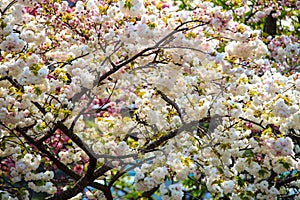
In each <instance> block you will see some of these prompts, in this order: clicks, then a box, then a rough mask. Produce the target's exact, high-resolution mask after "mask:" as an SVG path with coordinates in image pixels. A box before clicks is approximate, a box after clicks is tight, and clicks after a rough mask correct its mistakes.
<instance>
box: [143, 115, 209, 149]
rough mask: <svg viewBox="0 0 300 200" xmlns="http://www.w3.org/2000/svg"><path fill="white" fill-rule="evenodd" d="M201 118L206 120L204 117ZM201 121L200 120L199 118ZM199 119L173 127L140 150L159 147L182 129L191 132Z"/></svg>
mask: <svg viewBox="0 0 300 200" xmlns="http://www.w3.org/2000/svg"><path fill="white" fill-rule="evenodd" d="M203 120H207V119H206V118H204V119H203ZM201 121H202V120H201ZM198 124H199V121H192V122H190V123H187V124H184V125H182V126H181V127H180V128H178V129H175V130H174V131H171V132H169V133H167V134H166V135H163V136H161V137H160V138H158V139H157V140H155V141H154V142H152V143H150V144H148V145H147V146H146V147H145V148H143V149H141V150H140V151H141V152H148V151H149V150H153V149H155V148H156V147H159V146H160V145H161V144H163V143H164V142H166V141H168V140H169V139H171V138H173V137H175V136H176V135H179V134H180V133H181V132H183V131H187V132H192V131H193V130H194V129H196V128H197V127H198Z"/></svg>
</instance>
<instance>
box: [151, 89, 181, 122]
mask: <svg viewBox="0 0 300 200" xmlns="http://www.w3.org/2000/svg"><path fill="white" fill-rule="evenodd" d="M156 91H157V93H158V94H159V95H160V96H161V98H162V99H163V100H165V102H167V103H168V104H170V105H171V106H173V107H174V108H175V110H176V111H177V113H178V115H179V117H180V119H181V121H182V122H183V117H182V113H181V111H180V108H179V106H178V105H177V104H176V103H175V102H174V101H172V100H171V99H170V98H169V97H168V96H167V95H165V94H164V93H163V92H162V91H160V90H156Z"/></svg>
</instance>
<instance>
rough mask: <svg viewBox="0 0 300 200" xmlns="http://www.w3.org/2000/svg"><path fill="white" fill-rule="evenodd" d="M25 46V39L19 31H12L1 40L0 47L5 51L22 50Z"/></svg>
mask: <svg viewBox="0 0 300 200" xmlns="http://www.w3.org/2000/svg"><path fill="white" fill-rule="evenodd" d="M24 46H25V42H24V40H22V39H20V38H19V36H18V34H17V33H11V34H9V35H8V36H6V38H5V40H4V41H2V42H1V44H0V49H1V50H2V51H5V52H20V51H22V49H23V48H24Z"/></svg>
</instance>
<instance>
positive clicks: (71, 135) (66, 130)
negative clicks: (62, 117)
mask: <svg viewBox="0 0 300 200" xmlns="http://www.w3.org/2000/svg"><path fill="white" fill-rule="evenodd" d="M57 126H58V128H59V129H60V130H61V131H62V132H63V133H64V134H66V135H67V136H68V137H69V138H70V139H71V140H72V141H73V142H74V143H75V144H76V145H77V146H79V147H80V148H81V149H82V150H83V151H84V152H85V153H86V154H87V155H88V156H89V158H90V159H96V156H95V154H94V152H93V150H92V149H90V148H89V147H88V146H87V145H86V144H85V143H84V142H83V141H82V140H81V139H80V137H78V136H77V135H76V134H74V132H73V130H70V129H69V128H68V127H66V126H65V125H64V124H63V122H61V121H59V122H57Z"/></svg>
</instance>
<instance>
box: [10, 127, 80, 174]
mask: <svg viewBox="0 0 300 200" xmlns="http://www.w3.org/2000/svg"><path fill="white" fill-rule="evenodd" d="M16 131H17V132H19V133H20V134H21V135H22V136H23V137H24V138H25V140H27V141H28V143H29V144H33V145H34V146H35V147H36V148H37V149H38V150H39V151H40V152H41V153H43V154H45V155H46V156H47V157H48V158H49V159H50V160H51V161H52V162H53V163H54V164H55V165H56V166H57V167H58V169H60V170H61V171H63V172H64V173H65V174H67V175H68V176H70V177H71V178H73V179H75V180H77V179H79V178H80V176H79V175H78V174H76V173H75V172H73V171H72V170H70V169H69V168H68V167H67V166H66V165H65V164H63V163H62V162H61V161H59V160H58V159H57V158H56V157H55V156H54V155H53V154H52V153H50V152H49V151H48V150H47V147H46V146H45V145H43V144H39V145H36V142H35V140H34V139H33V138H31V137H30V136H28V135H27V134H26V132H27V131H26V128H19V127H17V128H16Z"/></svg>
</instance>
